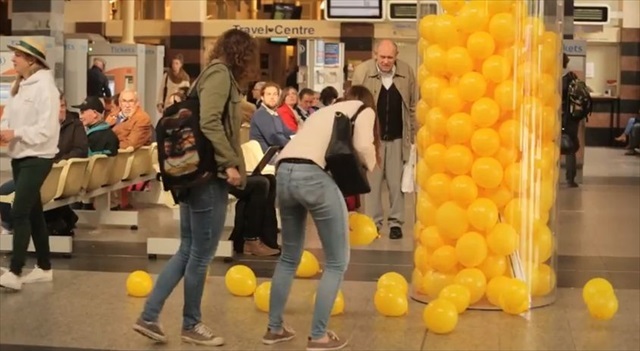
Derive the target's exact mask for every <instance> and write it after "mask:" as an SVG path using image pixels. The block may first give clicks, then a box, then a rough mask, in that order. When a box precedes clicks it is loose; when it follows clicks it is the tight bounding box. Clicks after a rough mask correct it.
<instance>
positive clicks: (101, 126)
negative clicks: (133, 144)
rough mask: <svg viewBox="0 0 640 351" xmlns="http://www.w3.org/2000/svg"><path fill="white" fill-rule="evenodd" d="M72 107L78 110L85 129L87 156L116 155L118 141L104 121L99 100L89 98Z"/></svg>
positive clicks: (92, 97)
mask: <svg viewBox="0 0 640 351" xmlns="http://www.w3.org/2000/svg"><path fill="white" fill-rule="evenodd" d="M73 107H75V108H77V109H80V120H81V121H82V124H83V125H84V126H85V128H87V138H88V139H89V156H92V155H98V154H103V155H107V156H110V157H111V156H115V155H117V154H118V148H119V145H120V141H119V140H118V137H117V136H116V134H115V133H114V132H113V130H111V126H109V124H108V123H107V122H105V121H104V104H103V103H102V101H101V100H100V98H98V97H95V96H89V97H87V98H86V99H85V100H84V101H83V102H82V103H81V104H80V105H76V106H73Z"/></svg>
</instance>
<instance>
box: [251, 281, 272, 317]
mask: <svg viewBox="0 0 640 351" xmlns="http://www.w3.org/2000/svg"><path fill="white" fill-rule="evenodd" d="M270 296H271V282H264V283H262V284H260V285H258V287H257V288H256V291H255V293H254V294H253V302H254V303H255V304H256V308H258V309H259V310H260V311H262V312H269V299H270Z"/></svg>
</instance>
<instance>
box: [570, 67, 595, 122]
mask: <svg viewBox="0 0 640 351" xmlns="http://www.w3.org/2000/svg"><path fill="white" fill-rule="evenodd" d="M569 74H570V76H569V79H570V81H569V88H568V90H567V98H568V100H569V101H568V103H569V116H570V117H571V118H572V119H574V120H582V119H587V118H588V117H589V115H590V114H591V112H592V110H593V100H592V99H591V94H590V93H589V87H587V84H586V83H585V82H584V81H582V80H581V79H580V78H578V76H577V75H576V74H575V73H573V72H571V73H569Z"/></svg>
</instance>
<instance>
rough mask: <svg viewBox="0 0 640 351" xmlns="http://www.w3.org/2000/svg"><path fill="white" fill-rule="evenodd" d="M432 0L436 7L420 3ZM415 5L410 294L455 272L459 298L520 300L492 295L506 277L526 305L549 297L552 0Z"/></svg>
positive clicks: (552, 272)
mask: <svg viewBox="0 0 640 351" xmlns="http://www.w3.org/2000/svg"><path fill="white" fill-rule="evenodd" d="M434 3H437V4H438V5H439V6H438V13H436V14H425V13H420V12H421V9H429V8H430V7H429V6H425V5H427V4H434ZM431 8H433V7H431ZM418 9H419V10H418V12H419V18H418V24H417V25H418V32H419V43H418V51H419V52H418V56H419V58H420V65H419V69H418V70H417V76H418V77H417V81H418V83H419V86H420V97H421V98H420V101H419V102H418V104H417V107H416V116H417V120H418V124H419V126H420V128H419V131H418V135H417V138H416V139H417V151H418V163H417V165H416V178H417V179H416V180H417V183H418V185H419V187H420V189H419V192H418V194H417V201H416V223H415V229H414V237H415V252H414V267H415V269H414V273H413V279H412V285H413V297H414V298H415V299H417V300H420V301H424V302H428V301H429V300H432V299H435V298H437V297H438V294H439V292H440V290H442V288H444V287H445V286H447V285H449V284H452V283H458V284H462V285H465V286H467V287H468V288H469V291H470V295H471V306H470V308H478V309H496V308H503V309H505V308H506V309H507V310H511V311H516V310H518V311H519V310H520V309H523V308H522V306H516V307H513V306H511V307H512V308H511V307H509V306H506V307H504V306H503V305H505V304H506V305H509V299H510V298H511V297H512V296H515V294H516V293H515V292H514V293H509V292H506V293H505V292H504V291H505V289H507V290H508V289H511V288H510V286H511V285H509V284H507V283H506V282H508V281H512V282H513V281H514V279H515V280H517V281H518V282H519V284H520V285H518V287H522V289H525V287H526V294H527V299H528V304H527V306H526V308H529V307H536V306H542V305H546V304H549V303H552V302H553V301H554V299H555V291H556V278H555V277H556V239H555V229H556V226H555V219H556V210H555V207H556V206H555V204H556V193H557V184H558V173H559V162H558V161H559V157H560V149H559V137H560V128H561V117H560V116H561V114H560V106H561V75H562V50H561V48H562V30H561V29H562V24H561V23H562V22H561V19H562V8H561V6H560V5H559V1H557V0H517V1H511V0H470V1H464V0H441V1H437V2H436V1H421V0H419V1H418ZM512 285H513V284H512ZM512 288H513V287H512ZM513 289H516V288H513ZM522 289H521V290H522ZM514 291H515V290H514ZM501 299H502V301H501ZM514 299H515V298H514ZM514 301H515V300H514ZM525 310H526V309H525ZM518 311H516V312H518Z"/></svg>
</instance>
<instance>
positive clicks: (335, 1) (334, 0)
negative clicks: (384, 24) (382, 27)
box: [324, 0, 385, 22]
mask: <svg viewBox="0 0 640 351" xmlns="http://www.w3.org/2000/svg"><path fill="white" fill-rule="evenodd" d="M384 12H385V11H384V7H383V3H382V0H326V2H325V8H324V13H325V18H326V19H327V20H334V21H343V22H345V21H360V22H361V21H382V20H384V18H385V15H384Z"/></svg>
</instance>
